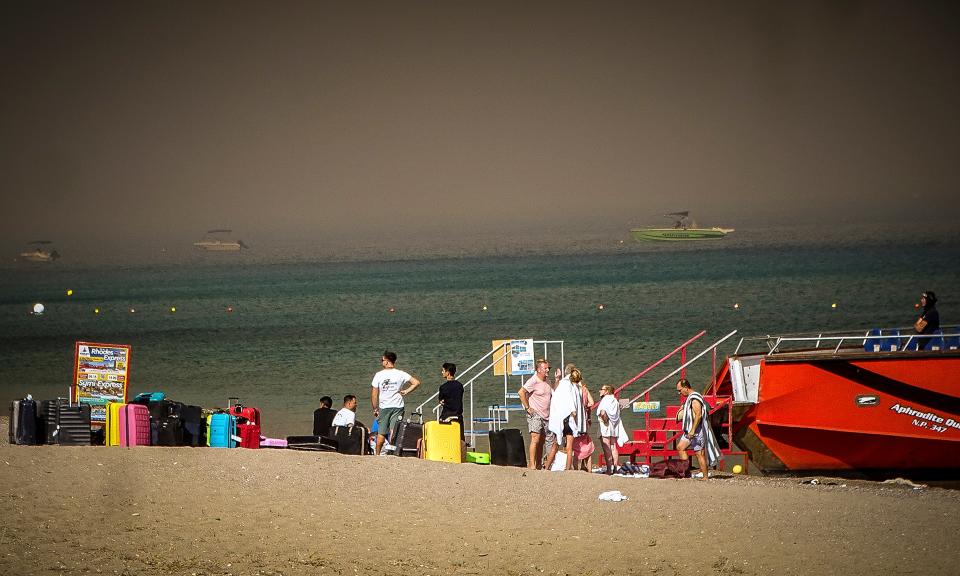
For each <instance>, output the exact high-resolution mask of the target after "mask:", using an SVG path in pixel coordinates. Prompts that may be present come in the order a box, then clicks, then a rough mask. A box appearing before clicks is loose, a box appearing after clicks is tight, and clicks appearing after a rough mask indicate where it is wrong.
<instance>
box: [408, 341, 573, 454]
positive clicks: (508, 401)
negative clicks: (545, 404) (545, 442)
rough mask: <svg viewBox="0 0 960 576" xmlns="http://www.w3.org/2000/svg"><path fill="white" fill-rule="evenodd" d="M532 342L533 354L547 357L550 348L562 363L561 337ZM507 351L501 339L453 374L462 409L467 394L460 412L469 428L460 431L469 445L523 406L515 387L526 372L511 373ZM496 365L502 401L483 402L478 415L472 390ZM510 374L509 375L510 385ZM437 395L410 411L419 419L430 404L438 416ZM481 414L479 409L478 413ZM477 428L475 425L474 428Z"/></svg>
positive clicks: (505, 420) (496, 427) (521, 383)
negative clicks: (460, 386) (459, 385)
mask: <svg viewBox="0 0 960 576" xmlns="http://www.w3.org/2000/svg"><path fill="white" fill-rule="evenodd" d="M533 345H534V348H535V349H538V350H540V351H541V352H540V353H539V354H538V355H537V357H539V358H546V359H549V358H550V352H551V350H553V351H554V353H555V354H558V355H559V358H560V364H561V365H562V364H563V361H564V348H563V340H534V341H533ZM510 353H511V341H509V340H508V341H504V342H502V343H500V344H499V345H497V346H494V347H493V349H492V350H491V351H490V352H487V353H486V354H484V355H483V356H482V357H480V359H479V360H477V361H476V362H474V363H473V364H471V365H470V366H469V367H468V368H466V369H465V370H461V371H459V372H458V373H457V380H459V381H460V382H461V383H462V384H463V392H464V396H465V398H464V408H465V409H466V408H467V406H468V402H467V397H466V396H467V395H469V413H467V412H466V410H465V411H464V412H465V413H464V420H465V423H466V424H468V425H469V426H470V427H469V429H467V430H464V437H465V438H468V442H469V444H470V446H476V437H477V436H479V435H484V436H485V435H486V434H487V433H488V432H490V431H496V430H501V429H502V428H503V427H504V426H505V425H507V424H509V423H510V415H511V414H512V413H514V412H523V406H522V405H521V404H520V403H519V400H520V395H519V394H518V392H517V390H519V389H520V387H521V386H522V385H523V383H524V382H525V381H526V379H527V378H529V377H530V375H531V374H532V372H531V373H530V374H526V373H525V374H511V371H510V368H509V366H510V362H509V360H510ZM497 366H500V367H501V368H502V369H501V370H500V371H501V372H502V374H501V375H500V376H497V378H501V377H502V383H503V402H502V403H499V402H498V403H496V404H489V405H487V414H486V416H478V415H477V411H475V404H476V400H475V399H476V396H477V395H478V394H479V393H476V394H475V389H476V387H477V386H483V385H484V384H483V382H482V381H480V382H478V380H480V377H481V376H484V375H485V374H487V373H489V372H491V371H494V372H496V370H494V368H495V367H497ZM511 377H513V380H512V384H511ZM439 394H440V392H439V391H437V392H434V393H433V395H431V396H430V397H429V398H427V399H426V400H425V401H424V402H423V403H422V404H420V405H419V406H417V408H416V410H415V411H414V413H417V414H419V415H420V420H421V422H422V421H423V413H424V407H426V406H427V405H429V404H431V403H434V404H433V407H432V408H431V409H430V410H431V411H432V412H433V414H434V418H439V416H440V404H439V403H436V399H437V396H438V395H439ZM495 394H496V396H497V400H499V390H498V391H497V392H496V393H495ZM480 413H481V414H482V412H480ZM478 427H479V428H478Z"/></svg>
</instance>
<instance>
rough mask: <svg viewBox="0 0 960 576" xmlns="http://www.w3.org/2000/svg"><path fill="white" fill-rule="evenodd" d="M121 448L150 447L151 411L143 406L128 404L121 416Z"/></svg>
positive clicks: (121, 410)
mask: <svg viewBox="0 0 960 576" xmlns="http://www.w3.org/2000/svg"><path fill="white" fill-rule="evenodd" d="M119 424H120V425H119V432H120V440H119V446H123V447H126V448H129V447H132V446H149V445H150V440H151V438H150V437H151V432H150V411H149V410H147V407H146V406H144V405H142V404H126V405H124V406H123V407H122V408H121V409H120V414H119Z"/></svg>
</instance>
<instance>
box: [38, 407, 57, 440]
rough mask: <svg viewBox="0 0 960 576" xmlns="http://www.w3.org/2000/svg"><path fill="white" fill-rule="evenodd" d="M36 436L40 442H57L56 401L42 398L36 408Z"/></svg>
mask: <svg viewBox="0 0 960 576" xmlns="http://www.w3.org/2000/svg"><path fill="white" fill-rule="evenodd" d="M37 437H38V440H39V442H40V443H41V444H56V443H57V401H56V400H44V401H43V402H41V403H40V407H39V409H38V410H37Z"/></svg>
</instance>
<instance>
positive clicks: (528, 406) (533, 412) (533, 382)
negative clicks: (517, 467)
mask: <svg viewBox="0 0 960 576" xmlns="http://www.w3.org/2000/svg"><path fill="white" fill-rule="evenodd" d="M535 366H536V369H537V371H536V373H535V374H534V375H533V376H531V377H530V379H529V380H527V381H526V382H525V383H524V385H523V386H522V387H521V388H520V390H519V393H520V404H522V405H523V408H524V410H526V411H527V429H528V430H529V431H530V449H529V451H530V457H529V458H528V459H527V467H528V468H530V469H532V470H533V469H536V470H539V469H540V467H541V462H543V442H544V440H545V439H546V437H547V435H548V434H550V431H549V430H548V429H547V423H548V422H549V420H550V397H551V396H552V395H553V387H551V386H550V382H549V381H548V380H547V375H548V374H549V373H550V363H549V362H547V361H546V360H544V359H543V358H540V359H538V360H537V362H536V364H535Z"/></svg>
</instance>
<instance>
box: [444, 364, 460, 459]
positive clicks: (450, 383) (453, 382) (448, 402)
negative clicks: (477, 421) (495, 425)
mask: <svg viewBox="0 0 960 576" xmlns="http://www.w3.org/2000/svg"><path fill="white" fill-rule="evenodd" d="M440 373H441V374H442V375H443V379H444V380H445V382H444V383H443V384H441V385H440V392H439V400H440V404H441V407H440V421H441V422H453V421H456V422H459V423H460V440H461V441H463V439H464V436H463V384H461V383H460V382H459V381H458V380H457V379H456V378H455V376H456V374H457V365H456V364H454V363H452V362H446V363H444V365H443V367H442V368H440Z"/></svg>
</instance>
